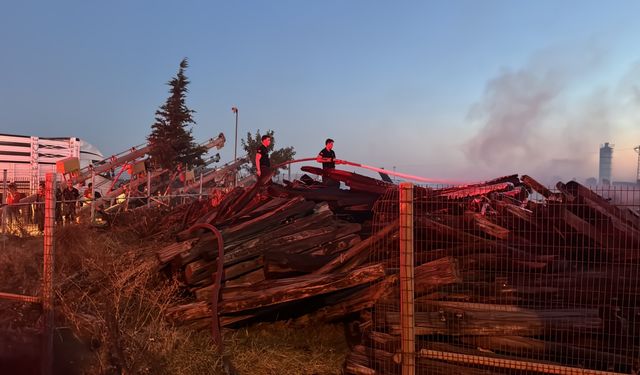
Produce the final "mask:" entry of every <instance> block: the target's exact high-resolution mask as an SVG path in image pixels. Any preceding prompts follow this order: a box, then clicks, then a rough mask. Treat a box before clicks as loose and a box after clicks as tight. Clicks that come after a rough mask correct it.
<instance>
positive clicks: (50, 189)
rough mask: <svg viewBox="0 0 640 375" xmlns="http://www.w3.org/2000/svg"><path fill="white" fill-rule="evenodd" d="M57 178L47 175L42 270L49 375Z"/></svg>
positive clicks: (44, 371) (44, 347) (44, 363)
mask: <svg viewBox="0 0 640 375" xmlns="http://www.w3.org/2000/svg"><path fill="white" fill-rule="evenodd" d="M55 190H56V176H55V174H53V173H47V177H46V185H45V203H44V262H43V264H44V266H43V270H42V311H43V313H44V334H43V335H42V337H43V340H42V368H41V370H42V371H41V373H42V374H45V375H48V374H51V372H52V370H53V328H54V326H53V252H54V248H53V239H54V238H53V236H54V220H55V209H56V194H55Z"/></svg>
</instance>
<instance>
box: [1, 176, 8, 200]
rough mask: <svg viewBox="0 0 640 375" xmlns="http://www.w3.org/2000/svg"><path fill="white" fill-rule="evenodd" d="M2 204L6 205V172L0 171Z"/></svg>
mask: <svg viewBox="0 0 640 375" xmlns="http://www.w3.org/2000/svg"><path fill="white" fill-rule="evenodd" d="M1 203H2V204H5V203H7V170H6V169H3V170H2V202H1Z"/></svg>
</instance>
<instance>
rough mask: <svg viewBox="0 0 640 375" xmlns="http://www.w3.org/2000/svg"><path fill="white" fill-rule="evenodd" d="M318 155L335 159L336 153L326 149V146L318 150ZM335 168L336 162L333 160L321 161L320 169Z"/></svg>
mask: <svg viewBox="0 0 640 375" xmlns="http://www.w3.org/2000/svg"><path fill="white" fill-rule="evenodd" d="M320 156H322V157H323V158H331V159H332V160H336V153H335V152H334V151H333V150H327V149H326V148H323V149H322V150H321V151H320ZM335 168H336V163H335V162H334V161H331V162H329V163H322V169H335Z"/></svg>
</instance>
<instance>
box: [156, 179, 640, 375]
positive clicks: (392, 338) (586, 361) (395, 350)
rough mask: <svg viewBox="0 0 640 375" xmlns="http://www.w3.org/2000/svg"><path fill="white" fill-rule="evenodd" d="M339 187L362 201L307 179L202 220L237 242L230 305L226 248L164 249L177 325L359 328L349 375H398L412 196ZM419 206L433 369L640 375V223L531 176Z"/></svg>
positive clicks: (255, 191) (196, 236) (423, 361)
mask: <svg viewBox="0 0 640 375" xmlns="http://www.w3.org/2000/svg"><path fill="white" fill-rule="evenodd" d="M305 170H306V171H307V172H309V173H315V174H324V173H326V172H324V171H322V170H319V169H317V168H310V167H307V168H305ZM326 176H327V177H330V178H332V179H334V180H337V181H341V182H343V183H345V184H346V185H347V186H348V187H349V190H344V189H339V188H337V187H327V186H325V185H322V184H319V183H317V182H315V181H313V179H311V178H302V179H301V180H300V181H294V182H291V183H287V184H286V185H284V186H282V185H276V184H272V185H269V186H262V185H259V184H256V185H253V186H251V187H248V188H236V189H234V190H232V191H230V192H229V193H227V194H225V195H221V196H218V197H216V202H215V203H216V204H215V205H214V206H213V207H212V208H211V209H210V210H208V211H206V212H204V213H203V214H202V216H201V217H199V218H198V219H196V220H195V222H196V223H209V224H213V225H215V226H216V227H217V228H218V229H219V230H220V231H221V232H222V236H223V239H224V247H223V250H224V259H222V262H223V265H224V272H223V275H222V277H223V284H222V288H221V291H220V297H219V299H218V301H215V302H214V301H213V296H214V295H215V293H214V291H215V288H216V286H215V285H214V283H213V280H214V277H215V273H216V267H217V264H218V263H217V262H218V259H217V257H218V255H217V254H218V246H220V244H219V243H218V241H217V240H216V238H215V237H214V236H213V235H212V234H210V233H209V232H204V231H197V232H193V233H190V232H188V231H183V232H181V233H180V234H179V235H178V241H177V242H176V243H174V244H171V245H169V246H167V247H165V248H163V249H160V250H159V251H158V252H157V256H158V259H159V261H160V263H161V265H162V268H163V269H164V270H165V271H167V272H168V273H169V274H171V275H173V276H175V277H178V278H179V279H180V280H182V282H183V283H184V285H185V286H186V289H187V290H188V292H189V293H188V297H186V298H185V300H184V301H183V303H181V304H178V305H176V306H174V307H173V308H172V309H171V313H170V318H171V319H173V320H174V321H176V322H180V323H184V324H192V325H196V326H201V327H203V328H204V327H208V326H209V325H210V324H211V323H212V311H213V309H212V304H213V303H217V305H216V309H217V311H218V317H219V320H220V324H221V325H222V326H227V327H231V326H238V325H242V324H248V323H249V322H252V321H256V320H270V319H286V318H291V317H296V318H299V319H302V320H306V321H308V322H320V321H332V320H339V319H344V318H345V317H349V319H355V321H356V322H357V325H358V326H359V329H360V334H361V336H362V341H361V343H360V344H359V345H356V346H354V348H353V351H352V352H351V354H350V355H349V357H348V358H347V362H346V365H345V366H346V370H347V372H348V373H354V374H374V373H399V371H400V365H399V363H400V362H401V358H402V354H401V353H400V336H399V333H400V330H401V326H400V309H399V287H398V285H399V284H398V266H399V263H398V259H399V245H398V244H399V239H398V236H399V232H398V212H399V203H398V190H397V188H396V186H395V185H393V184H391V183H386V182H382V181H378V180H375V179H371V178H368V177H364V176H360V175H356V174H353V173H349V172H345V171H338V170H336V171H332V172H330V173H328V174H327V175H326ZM414 202H415V204H414V215H415V220H414V245H415V249H416V253H415V269H414V273H415V278H414V296H415V332H416V335H417V340H416V357H415V359H416V364H417V366H418V369H419V372H424V371H434V372H436V373H450V372H452V371H461V372H464V373H487V372H505V371H506V372H509V371H513V370H514V369H516V368H517V369H524V370H525V371H530V372H545V371H547V370H545V369H551V370H550V371H554V372H558V373H563V372H571V371H572V370H571V369H573V368H576V367H579V368H585V369H593V370H602V371H617V372H626V373H628V372H630V371H636V370H637V369H639V368H640V362H639V355H638V353H640V351H639V350H638V348H640V308H638V307H637V306H636V304H637V301H638V298H637V297H638V292H639V291H640V272H639V271H638V269H640V268H639V266H640V218H639V217H638V214H637V212H635V211H632V210H630V209H627V208H619V207H616V206H615V205H613V204H611V203H610V202H608V201H607V200H605V199H604V198H602V197H600V196H598V195H597V194H594V193H593V192H591V191H590V190H589V189H587V188H585V187H584V186H582V185H580V184H578V183H576V182H569V183H567V184H562V183H559V184H558V185H557V192H551V191H549V190H548V189H546V188H544V187H543V186H542V185H541V184H539V183H538V182H536V181H535V180H533V179H532V178H530V177H528V176H522V177H521V178H518V176H507V177H502V178H498V179H495V180H492V181H488V182H486V183H483V184H478V185H473V186H463V187H447V188H419V187H417V188H415V190H414ZM374 306H375V307H374ZM372 307H373V309H372ZM545 366H546V367H545ZM549 366H550V367H549Z"/></svg>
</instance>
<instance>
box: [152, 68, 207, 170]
mask: <svg viewBox="0 0 640 375" xmlns="http://www.w3.org/2000/svg"><path fill="white" fill-rule="evenodd" d="M188 66H189V64H188V62H187V59H186V58H185V59H183V60H182V62H180V69H179V70H178V74H177V75H176V76H175V77H174V78H173V79H171V81H169V82H168V83H167V85H169V86H170V87H171V88H170V89H169V94H171V95H170V96H169V98H167V101H166V102H165V103H164V104H163V105H162V106H161V107H160V109H158V110H157V111H156V114H155V121H156V122H155V123H154V124H153V125H151V129H152V130H151V134H149V136H148V137H147V140H148V141H149V143H150V144H151V145H152V146H153V147H152V149H151V152H150V153H149V154H150V156H151V162H152V163H153V164H154V165H155V166H156V167H159V168H168V169H174V168H175V167H176V166H177V165H178V164H179V163H182V164H183V165H186V166H196V165H202V164H203V161H202V155H203V154H204V153H205V152H207V150H206V148H205V147H203V146H199V145H197V144H196V143H195V142H194V141H193V136H192V135H191V129H189V128H188V127H189V125H195V124H196V122H195V120H194V119H193V117H192V114H193V113H195V111H193V110H191V109H189V108H188V107H187V105H186V104H185V99H186V94H187V91H188V90H187V85H188V84H189V80H188V79H187V77H186V76H185V74H184V71H185V69H186V68H187V67H188Z"/></svg>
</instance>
